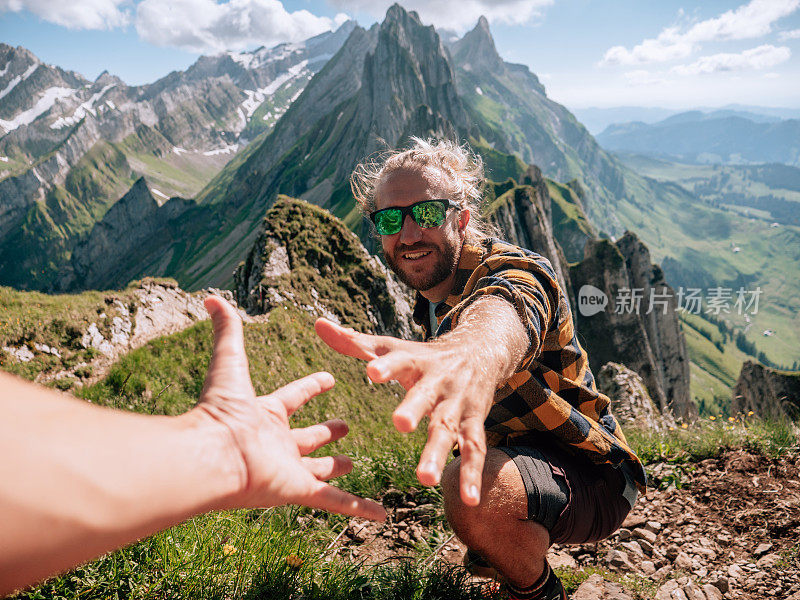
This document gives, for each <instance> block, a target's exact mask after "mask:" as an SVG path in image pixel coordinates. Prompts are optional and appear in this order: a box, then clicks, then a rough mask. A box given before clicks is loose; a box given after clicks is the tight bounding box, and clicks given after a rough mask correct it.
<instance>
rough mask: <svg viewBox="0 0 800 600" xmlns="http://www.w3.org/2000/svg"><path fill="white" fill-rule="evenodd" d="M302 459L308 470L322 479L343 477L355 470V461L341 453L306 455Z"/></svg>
mask: <svg viewBox="0 0 800 600" xmlns="http://www.w3.org/2000/svg"><path fill="white" fill-rule="evenodd" d="M300 460H302V461H303V466H304V467H305V468H306V470H307V471H308V472H309V473H311V474H312V475H313V476H314V477H316V478H317V479H319V480H320V481H327V480H328V479H334V478H336V477H341V476H342V475H346V474H347V473H349V472H350V471H352V470H353V461H352V460H350V458H348V457H347V456H344V455H341V454H340V455H338V456H323V457H321V458H308V457H304V458H302V459H300Z"/></svg>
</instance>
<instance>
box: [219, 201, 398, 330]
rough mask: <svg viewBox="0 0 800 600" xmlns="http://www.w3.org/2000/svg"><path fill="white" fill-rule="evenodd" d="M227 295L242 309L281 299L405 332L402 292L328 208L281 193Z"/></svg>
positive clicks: (268, 306)
mask: <svg viewBox="0 0 800 600" xmlns="http://www.w3.org/2000/svg"><path fill="white" fill-rule="evenodd" d="M234 295H235V297H236V299H237V301H238V303H239V305H240V306H242V307H243V308H245V310H247V312H248V313H249V314H264V313H267V312H269V311H270V310H272V309H274V308H276V307H278V306H280V305H282V304H284V303H287V302H290V303H293V304H295V305H297V306H300V307H301V308H302V309H304V310H306V311H307V312H310V313H311V314H315V315H317V316H321V317H326V318H327V319H330V320H332V321H335V322H337V323H342V322H345V323H347V324H348V325H350V326H353V327H356V328H358V329H359V330H360V331H365V332H370V333H377V334H380V335H392V336H395V337H401V338H406V339H409V338H412V337H413V332H412V329H411V306H410V302H409V301H410V298H409V294H408V291H407V290H406V289H405V288H404V286H402V284H400V283H399V282H397V281H396V280H395V278H394V276H393V275H392V274H391V273H390V272H389V271H388V270H387V269H386V268H385V267H384V266H383V265H382V264H381V262H380V261H379V260H378V259H377V258H375V257H374V256H370V255H369V254H368V253H367V251H366V249H364V247H363V246H362V245H361V242H360V241H359V239H358V237H356V235H355V234H353V233H352V232H351V231H349V230H348V229H347V228H346V227H345V226H344V225H343V224H342V223H341V222H340V221H338V220H337V219H335V217H333V216H331V215H330V213H328V212H327V211H325V210H323V209H320V208H318V207H316V206H313V205H311V204H309V203H307V202H304V201H302V200H295V199H292V198H288V197H281V198H280V199H279V200H278V201H277V202H276V203H275V204H274V205H273V206H272V208H271V209H270V210H269V211H268V212H267V214H266V217H265V219H264V221H263V224H262V229H261V233H260V234H259V236H258V237H257V239H256V241H255V243H254V244H253V246H252V248H251V250H250V252H249V253H248V255H247V258H246V259H245V260H244V262H242V263H241V264H240V265H239V267H238V268H237V269H236V273H235V275H234Z"/></svg>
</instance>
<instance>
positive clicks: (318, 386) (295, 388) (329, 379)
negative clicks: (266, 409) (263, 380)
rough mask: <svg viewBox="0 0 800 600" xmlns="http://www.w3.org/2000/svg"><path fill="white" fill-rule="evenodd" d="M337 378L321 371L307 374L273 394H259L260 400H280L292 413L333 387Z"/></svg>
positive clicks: (288, 412)
mask: <svg viewBox="0 0 800 600" xmlns="http://www.w3.org/2000/svg"><path fill="white" fill-rule="evenodd" d="M335 383H336V380H334V378H333V375H331V374H330V373H325V372H324V371H323V372H320V373H313V374H311V375H306V376H305V377H303V378H302V379H297V380H295V381H293V382H291V383H289V384H287V385H285V386H283V387H282V388H278V389H277V390H275V391H274V392H272V393H271V394H268V395H266V396H259V398H258V400H259V401H262V402H264V401H267V402H274V401H276V400H277V401H278V402H280V403H281V404H283V406H284V407H285V408H286V413H287V414H288V415H291V414H292V413H293V412H295V411H296V410H297V409H298V408H300V407H301V406H303V404H305V403H306V402H308V401H309V400H311V398H313V397H314V396H316V395H317V394H321V393H322V392H327V391H328V390H329V389H331V388H332V387H333V386H334V384H335Z"/></svg>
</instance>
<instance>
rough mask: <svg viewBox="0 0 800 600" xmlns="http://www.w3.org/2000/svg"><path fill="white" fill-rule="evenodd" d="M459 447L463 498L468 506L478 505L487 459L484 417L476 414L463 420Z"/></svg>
mask: <svg viewBox="0 0 800 600" xmlns="http://www.w3.org/2000/svg"><path fill="white" fill-rule="evenodd" d="M458 449H459V451H460V452H461V470H460V473H459V475H460V477H459V479H460V486H459V487H460V489H461V500H462V501H463V502H464V504H466V505H467V506H478V504H479V503H480V501H481V482H482V480H483V463H484V461H485V460H486V433H485V431H484V429H483V419H482V418H480V417H478V416H475V417H468V418H465V419H463V420H462V421H461V432H460V433H459V436H458Z"/></svg>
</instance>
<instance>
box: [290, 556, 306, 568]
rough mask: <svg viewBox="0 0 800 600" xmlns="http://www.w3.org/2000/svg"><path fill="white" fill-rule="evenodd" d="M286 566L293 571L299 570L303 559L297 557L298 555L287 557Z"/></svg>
mask: <svg viewBox="0 0 800 600" xmlns="http://www.w3.org/2000/svg"><path fill="white" fill-rule="evenodd" d="M286 564H287V565H289V566H290V567H292V568H293V569H299V568H300V565H302V564H303V559H302V558H300V557H299V556H297V554H290V555H289V556H287V557H286Z"/></svg>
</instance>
